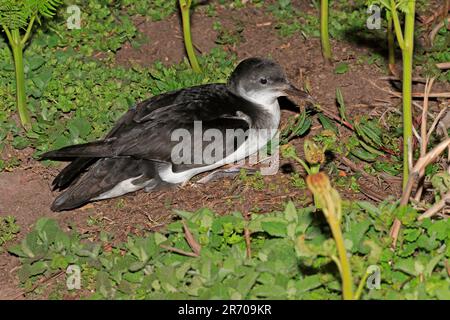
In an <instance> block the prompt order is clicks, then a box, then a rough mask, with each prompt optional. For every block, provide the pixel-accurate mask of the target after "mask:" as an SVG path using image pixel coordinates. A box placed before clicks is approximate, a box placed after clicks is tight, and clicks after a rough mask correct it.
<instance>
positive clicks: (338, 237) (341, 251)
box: [328, 215, 353, 300]
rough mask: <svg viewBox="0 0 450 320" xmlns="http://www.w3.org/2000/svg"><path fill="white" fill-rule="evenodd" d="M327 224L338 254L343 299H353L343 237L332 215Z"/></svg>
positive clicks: (350, 275) (337, 222)
mask: <svg viewBox="0 0 450 320" xmlns="http://www.w3.org/2000/svg"><path fill="white" fill-rule="evenodd" d="M328 224H329V225H330V228H331V233H332V234H333V238H334V241H335V243H336V248H337V251H338V255H339V262H340V272H341V277H342V292H343V296H344V300H353V280H352V273H351V271H350V263H349V262H348V258H347V252H346V250H345V246H344V237H343V236H342V232H341V227H340V226H339V221H338V220H337V219H336V218H335V217H334V216H332V215H330V217H329V218H328Z"/></svg>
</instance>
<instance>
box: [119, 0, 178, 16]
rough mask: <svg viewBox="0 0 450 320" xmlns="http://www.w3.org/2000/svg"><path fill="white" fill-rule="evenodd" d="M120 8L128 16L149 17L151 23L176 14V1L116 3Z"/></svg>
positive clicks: (129, 1) (153, 0)
mask: <svg viewBox="0 0 450 320" xmlns="http://www.w3.org/2000/svg"><path fill="white" fill-rule="evenodd" d="M118 2H119V3H120V6H121V8H123V9H125V10H126V11H127V12H128V14H129V15H134V14H140V15H142V16H146V17H150V18H151V19H152V20H153V21H159V20H163V19H164V18H166V17H168V16H170V15H171V14H173V13H175V12H176V9H177V1H176V0H169V1H168V0H152V1H135V0H121V1H118Z"/></svg>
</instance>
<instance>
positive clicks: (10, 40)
mask: <svg viewBox="0 0 450 320" xmlns="http://www.w3.org/2000/svg"><path fill="white" fill-rule="evenodd" d="M2 28H3V30H4V31H5V33H6V37H7V38H8V41H9V43H11V44H13V37H12V34H11V31H9V29H8V27H7V26H4V25H2Z"/></svg>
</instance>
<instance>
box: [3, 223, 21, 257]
mask: <svg viewBox="0 0 450 320" xmlns="http://www.w3.org/2000/svg"><path fill="white" fill-rule="evenodd" d="M19 232H20V227H19V226H18V225H17V223H16V218H15V217H13V216H5V217H0V252H1V251H2V250H3V249H2V247H3V245H4V244H5V243H6V242H8V241H11V240H13V239H14V238H15V237H16V235H17V234H18V233H19Z"/></svg>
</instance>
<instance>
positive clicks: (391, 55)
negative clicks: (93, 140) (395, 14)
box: [387, 15, 395, 68]
mask: <svg viewBox="0 0 450 320" xmlns="http://www.w3.org/2000/svg"><path fill="white" fill-rule="evenodd" d="M387 23H388V26H387V42H388V57H389V59H388V60H389V67H391V68H392V67H394V65H395V42H394V30H393V27H394V25H393V21H392V15H389V16H388V18H387Z"/></svg>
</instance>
